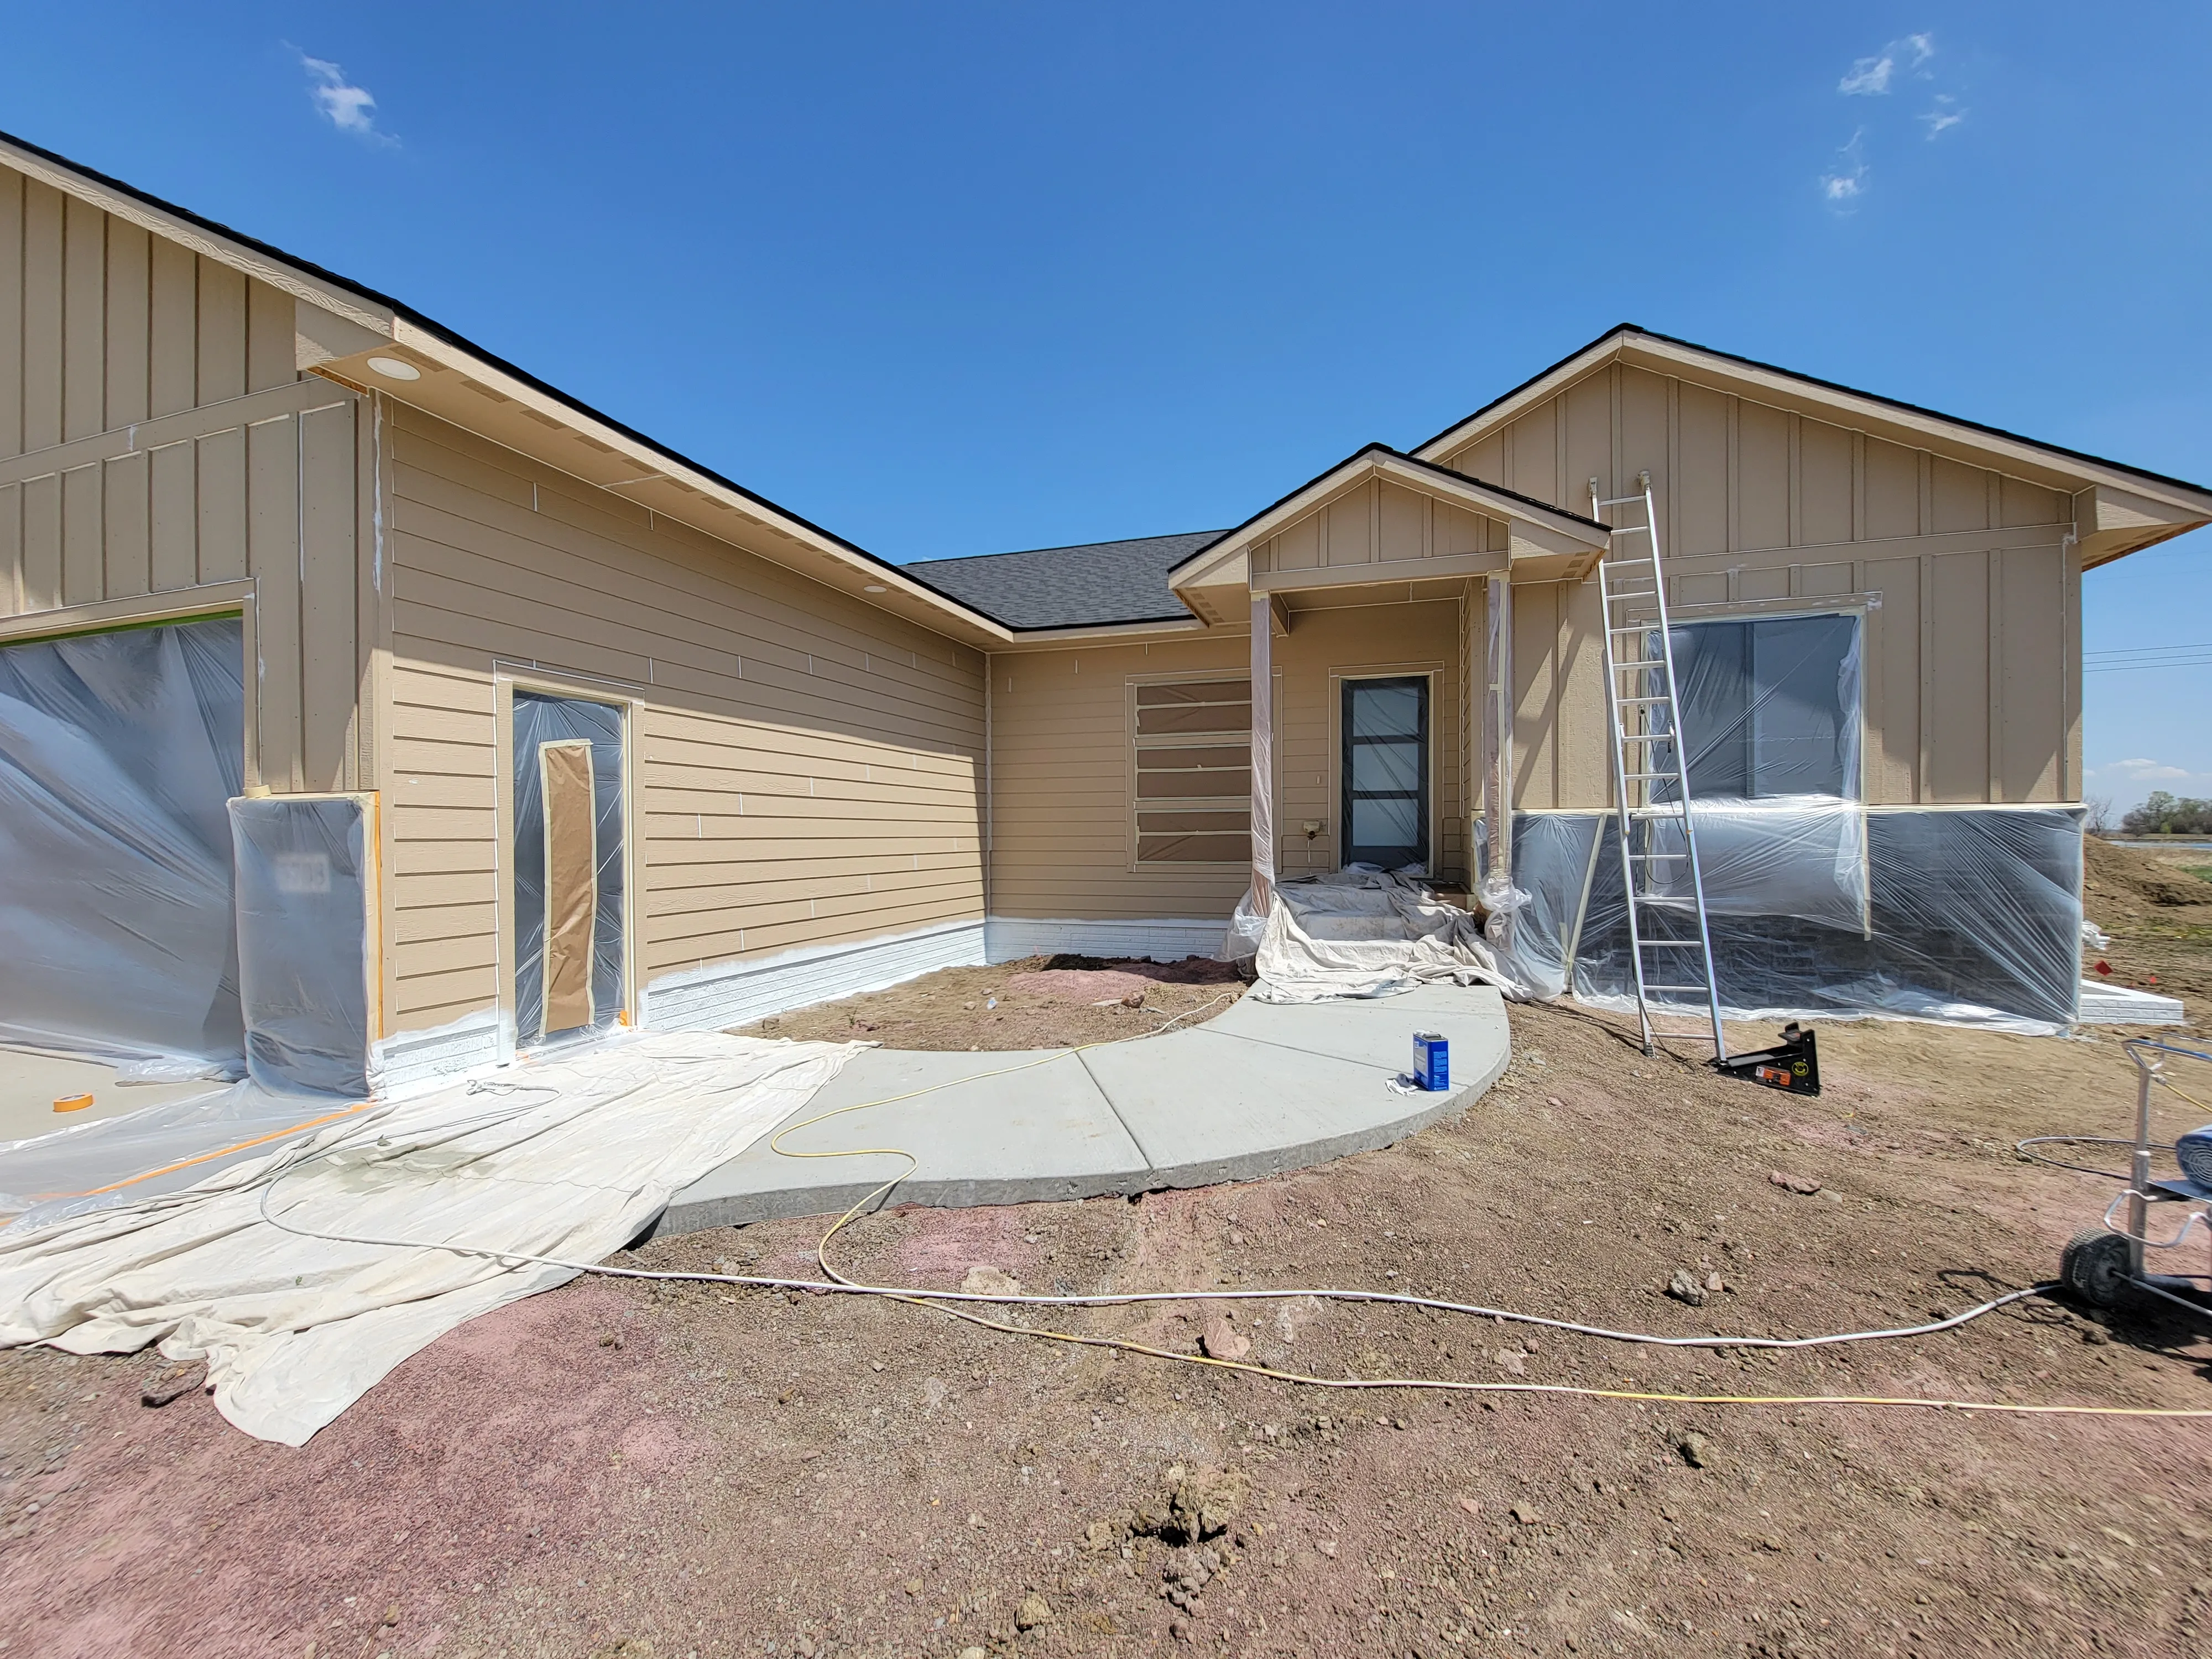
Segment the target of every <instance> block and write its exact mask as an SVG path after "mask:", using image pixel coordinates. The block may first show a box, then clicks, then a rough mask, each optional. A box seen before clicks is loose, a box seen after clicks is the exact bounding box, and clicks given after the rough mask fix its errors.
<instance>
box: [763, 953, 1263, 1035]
mask: <svg viewBox="0 0 2212 1659" xmlns="http://www.w3.org/2000/svg"><path fill="white" fill-rule="evenodd" d="M1243 991H1244V987H1243V983H1242V982H1241V981H1239V980H1238V979H1237V970H1236V969H1234V968H1231V966H1229V964H1227V963H1221V962H1213V961H1210V960H1208V959H1207V958H1206V957H1185V958H1184V959H1183V960H1182V961H1181V962H1146V961H1143V960H1140V959H1139V960H1129V959H1122V960H1116V961H1111V962H1109V961H1106V960H1103V959H1102V958H1100V957H1073V956H1059V957H1024V958H1023V959H1022V960H1021V961H1018V962H1002V963H999V964H997V965H996V966H995V967H990V968H945V969H939V971H938V972H936V973H933V974H926V975H923V976H922V977H921V978H920V979H914V980H908V981H907V982H906V983H905V984H903V985H895V986H893V987H891V988H890V990H888V991H871V992H868V993H867V994H865V995H862V996H856V997H847V998H845V999H843V1000H842V1001H838V1002H825V1003H823V1004H822V1005H821V1006H818V1007H814V1008H805V1009H802V1010H800V1011H799V1012H797V1013H795V1014H780V1015H776V1016H774V1017H772V1018H768V1019H763V1020H761V1021H759V1022H758V1023H757V1024H751V1025H746V1026H742V1027H739V1028H738V1029H739V1030H744V1031H745V1032H748V1033H750V1034H751V1035H754V1036H788V1037H811V1038H817V1039H820V1040H823V1041H826V1042H849V1041H850V1040H851V1039H852V1038H854V1037H856V1036H859V1037H867V1038H871V1039H872V1040H873V1041H875V1042H880V1043H882V1044H883V1045H884V1047H885V1048H935V1049H951V1048H971V1049H973V1048H980V1049H983V1050H986V1051H989V1050H995V1049H1005V1048H1074V1047H1077V1046H1079V1045H1082V1044H1085V1043H1092V1042H1125V1041H1127V1040H1129V1039H1131V1038H1134V1037H1141V1036H1154V1035H1156V1034H1157V1033H1158V1032H1159V1031H1161V1030H1170V1029H1171V1030H1183V1029H1184V1028H1185V1027H1188V1026H1192V1025H1198V1024H1204V1023H1205V1022H1206V1020H1209V1019H1212V1018H1213V1017H1214V1016H1215V1015H1217V1014H1219V1013H1221V1012H1223V1011H1225V1009H1227V1008H1228V1007H1229V1006H1230V1005H1231V1004H1232V1003H1234V1002H1235V1001H1236V1000H1237V998H1238V997H1239V996H1241V995H1243ZM1138 993H1141V994H1142V997H1141V1002H1140V1005H1139V1006H1125V1003H1124V999H1126V998H1127V997H1129V996H1131V995H1133V994H1138ZM1101 1003H1103V1004H1104V1005H1105V1006H1103V1007H1102V1006H1096V1005H1098V1004H1101Z"/></svg>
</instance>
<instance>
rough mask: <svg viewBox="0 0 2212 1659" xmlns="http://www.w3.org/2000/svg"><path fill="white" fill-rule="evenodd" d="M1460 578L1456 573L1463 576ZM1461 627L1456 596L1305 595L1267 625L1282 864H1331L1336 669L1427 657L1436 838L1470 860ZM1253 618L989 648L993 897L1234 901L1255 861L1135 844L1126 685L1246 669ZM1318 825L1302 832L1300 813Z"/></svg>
mask: <svg viewBox="0 0 2212 1659" xmlns="http://www.w3.org/2000/svg"><path fill="white" fill-rule="evenodd" d="M1453 586H1455V587H1456V586H1457V585H1456V584H1453ZM1464 640H1465V634H1464V631H1463V629H1462V618H1461V603H1460V600H1459V599H1457V598H1456V597H1452V598H1444V599H1429V600H1424V601H1421V602H1418V603H1407V602H1406V601H1405V598H1404V589H1403V588H1402V586H1401V589H1400V591H1399V593H1398V595H1397V596H1396V597H1395V599H1392V600H1391V601H1390V602H1389V603H1386V604H1378V605H1352V606H1347V607H1343V608H1332V609H1328V610H1316V611H1302V612H1299V613H1298V614H1297V616H1296V617H1295V618H1294V619H1293V623H1292V626H1291V632H1290V634H1289V636H1288V637H1287V638H1278V639H1277V640H1276V641H1274V653H1273V659H1274V670H1275V705H1274V720H1275V782H1276V791H1275V793H1276V800H1277V807H1276V823H1277V826H1278V829H1279V831H1280V837H1279V839H1280V843H1281V848H1282V851H1281V854H1280V866H1281V868H1282V870H1283V872H1285V874H1291V873H1297V872H1303V871H1305V870H1307V869H1334V867H1335V865H1336V859H1335V851H1334V848H1335V842H1334V835H1335V832H1336V829H1337V822H1336V820H1337V815H1338V810H1339V808H1338V799H1337V798H1338V793H1339V787H1338V775H1339V773H1338V764H1337V755H1336V742H1337V717H1336V710H1337V706H1338V702H1337V700H1338V697H1339V695H1340V688H1341V684H1342V681H1341V677H1342V676H1345V675H1355V676H1357V675H1370V674H1427V675H1430V676H1431V677H1432V678H1431V692H1430V710H1431V720H1430V733H1431V736H1430V742H1431V766H1432V767H1433V768H1434V772H1433V778H1434V781H1435V787H1434V789H1433V791H1432V799H1431V817H1430V822H1431V836H1433V837H1434V841H1433V842H1432V845H1433V846H1435V847H1436V848H1438V849H1439V856H1438V858H1437V863H1438V864H1439V866H1443V867H1449V868H1463V867H1464V866H1465V862H1466V854H1465V851H1464V838H1463V837H1464V824H1465V819H1466V810H1465V805H1464V803H1465V799H1466V796H1465V789H1464V776H1463V765H1464V756H1463V750H1464V747H1465V744H1464V731H1465V725H1464V711H1465V706H1466V694H1465V690H1464V686H1465V683H1466V681H1465V673H1466V668H1465V662H1464V659H1463V655H1462V653H1463V650H1464ZM1250 664H1251V658H1250V641H1249V636H1247V635H1243V634H1233V635H1231V634H1221V635H1207V636H1205V637H1190V638H1181V639H1165V640H1154V641H1146V642H1138V643H1126V644H1121V643H1117V644H1112V645H1101V646H1097V647H1088V648H1073V647H1071V648H1068V649H1065V650H1035V651H1024V652H1008V653H1000V654H997V655H994V657H993V658H992V659H991V672H992V681H991V764H992V835H991V847H992V854H991V913H992V914H993V915H1000V916H1015V917H1040V918H1044V917H1049V918H1066V919H1083V920H1091V921H1124V920H1126V921H1144V920H1149V919H1153V918H1158V917H1190V918H1194V919H1200V920H1204V919H1206V918H1211V917H1218V916H1225V915H1227V914H1228V913H1229V911H1230V910H1231V908H1233V907H1234V906H1235V904H1236V902H1237V900H1238V899H1239V898H1240V897H1242V896H1243V892H1244V889H1245V886H1246V884H1247V883H1248V882H1249V880H1250V878H1251V868H1250V865H1249V862H1248V861H1245V860H1241V859H1240V860H1237V861H1235V862H1223V863H1220V864H1206V865H1187V864H1175V863H1148V862H1142V861H1140V860H1139V858H1138V857H1137V841H1136V824H1135V802H1136V795H1135V761H1134V755H1135V751H1136V746H1137V745H1136V738H1137V732H1136V731H1135V729H1134V726H1135V710H1136V706H1137V705H1136V703H1135V700H1134V699H1133V696H1132V695H1131V690H1130V688H1131V687H1132V686H1133V685H1141V684H1159V683H1176V684H1179V683H1184V682H1188V681H1190V680H1194V679H1202V678H1212V677H1216V676H1218V677H1220V678H1225V679H1228V680H1231V681H1242V682H1243V683H1244V684H1249V674H1250ZM1309 820H1311V821H1315V822H1318V823H1322V824H1323V825H1325V826H1326V829H1325V830H1324V833H1323V834H1322V836H1318V837H1316V839H1315V840H1314V841H1312V842H1309V841H1308V840H1307V839H1306V836H1305V834H1304V829H1302V827H1301V826H1302V825H1303V824H1304V823H1305V822H1306V821H1309Z"/></svg>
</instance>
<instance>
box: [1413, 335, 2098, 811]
mask: <svg viewBox="0 0 2212 1659" xmlns="http://www.w3.org/2000/svg"><path fill="white" fill-rule="evenodd" d="M1438 459H1440V460H1441V461H1442V462H1443V465H1447V466H1449V467H1451V468H1452V469H1453V470H1455V471H1461V472H1465V473H1467V474H1468V475H1470V476H1471V477H1477V478H1480V479H1482V480H1484V481H1485V482H1486V483H1496V484H1499V485H1502V486H1504V488H1506V489H1514V490H1517V491H1519V492H1520V493H1522V494H1523V495H1532V496H1534V497H1535V498H1537V499H1538V500H1540V501H1548V502H1551V503H1553V504H1554V505H1557V506H1560V507H1567V508H1570V509H1572V510H1577V511H1581V512H1583V513H1587V512H1588V511H1589V479H1591V478H1593V477H1595V478H1597V479H1598V480H1599V481H1600V483H1601V487H1602V488H1604V489H1607V491H1608V492H1611V493H1615V494H1618V493H1625V492H1626V491H1627V490H1630V489H1633V488H1634V487H1635V478H1636V475H1637V473H1638V471H1644V470H1648V471H1650V475H1651V482H1652V489H1653V491H1654V495H1655V499H1656V504H1657V507H1658V513H1659V523H1660V529H1661V533H1662V536H1663V537H1664V538H1665V540H1666V550H1667V556H1668V566H1669V567H1670V568H1671V570H1672V571H1673V572H1674V574H1673V576H1672V579H1671V580H1670V583H1669V586H1668V599H1669V601H1670V602H1671V603H1672V604H1673V605H1674V607H1675V608H1676V611H1677V613H1678V615H1680V617H1684V618H1690V617H1695V616H1698V615H1699V614H1710V613H1701V612H1700V611H1699V607H1702V606H1709V605H1710V606H1715V607H1726V608H1729V609H1731V610H1736V611H1745V612H1748V613H1756V612H1757V611H1759V610H1761V609H1765V610H1773V611H1786V610H1790V609H1797V608H1808V609H1817V608H1820V606H1822V605H1844V606H1848V607H1852V608H1863V609H1864V611H1865V616H1866V623H1865V633H1864V637H1863V651H1864V677H1863V701H1864V708H1865V731H1866V739H1867V741H1866V761H1865V768H1866V771H1865V785H1866V791H1867V799H1869V801H1870V802H1872V803H1874V804H1875V805H1912V804H1929V805H1967V804H1978V803H1991V802H2037V801H2072V800H2076V799H2079V798H2080V792H2081V684H2080V680H2079V677H2078V664H2079V661H2080V645H2081V562H2080V559H2079V556H2078V555H2077V554H2076V552H2075V549H2074V546H2073V544H2072V541H2071V532H2073V530H2074V528H2075V524H2074V507H2073V504H2072V501H2071V500H2070V498H2069V496H2068V495H2065V494H2063V493H2062V492H2061V491H2059V490H2056V489H2046V488H2045V487H2043V486H2041V485H2039V484H2036V483H2030V482H2028V481H2026V480H2023V479H2021V478H2016V477H2008V476H2006V475H2004V474H2002V473H1999V472H1996V471H1987V470H1984V469H1983V468H1979V467H1974V466H1969V465H1965V464H1963V463H1961V462H1960V461H1958V460H1956V459H1953V458H1950V457H1948V456H1944V455H1939V454H1936V453H1931V452H1930V451H1929V450H1926V449H1916V448H1911V447H1906V446H1905V445H1903V444H1899V443H1894V442H1891V441H1887V440H1886V439H1883V438H1880V437H1876V436H1874V435H1870V434H1868V433H1864V432H1858V431H1854V430H1852V429H1850V428H1847V427H1844V426H1838V425H1833V424H1831V423H1829V422H1823V421H1820V420H1816V419H1814V418H1813V417H1812V416H1807V415H1803V414H1801V413H1798V412H1796V411H1791V410H1781V409H1777V408H1773V407H1771V406H1769V405H1766V404H1759V403H1757V402H1754V401H1753V400H1752V399H1750V398H1744V397H1741V396H1737V395H1734V394H1731V393H1727V392H1720V391H1717V390H1714V389H1712V388H1710V387H1707V386H1700V385H1699V384H1698V383H1697V382H1696V381H1694V380H1691V379H1688V378H1685V377H1678V376H1674V375H1666V374H1657V373H1655V372H1653V371H1651V370H1649V369H1644V368H1637V367H1634V366H1632V365H1628V364H1611V365H1607V366H1606V367H1603V368H1599V369H1597V370H1595V372H1593V373H1591V374H1589V375H1588V376H1586V377H1585V378H1583V380H1579V381H1577V382H1576V383H1575V384H1573V385H1571V386H1568V387H1566V388H1565V390H1563V391H1562V392H1559V393H1558V394H1557V395H1555V396H1553V397H1552V398H1547V399H1546V400H1545V401H1544V402H1542V403H1541V404H1536V405H1535V406H1534V407H1533V408H1531V409H1529V410H1528V411H1527V412H1525V413H1523V414H1522V415H1520V416H1518V417H1517V418H1516V419H1515V420H1514V421H1513V422H1511V423H1510V425H1507V426H1504V428H1500V429H1498V430H1496V431H1492V432H1490V433H1487V434H1486V435H1483V436H1482V437H1481V439H1480V441H1477V442H1475V443H1473V444H1469V445H1468V446H1466V447H1462V448H1460V449H1457V450H1455V451H1453V452H1452V453H1449V454H1446V455H1443V456H1440V457H1439V458H1438ZM1631 513H1632V515H1633V514H1634V510H1633V509H1632V510H1631ZM1513 602H1514V618H1513V621H1514V630H1513V650H1514V671H1515V672H1514V679H1515V691H1516V711H1517V713H1516V749H1517V750H1518V751H1519V753H1518V756H1517V757H1516V774H1515V782H1516V805H1520V806H1522V807H1528V808H1547V807H1590V806H1602V805H1607V804H1608V803H1609V801H1610V798H1611V784H1610V778H1609V775H1608V769H1607V768H1608V763H1607V748H1606V742H1605V709H1604V702H1603V698H1604V690H1603V684H1604V682H1603V677H1602V673H1601V666H1600V665H1601V660H1602V659H1601V655H1600V653H1601V645H1600V642H1599V639H1598V634H1597V629H1598V612H1597V595H1596V592H1595V587H1594V586H1590V585H1586V584H1583V583H1567V582H1559V583H1541V584H1528V585H1519V586H1516V587H1515V589H1514V593H1513Z"/></svg>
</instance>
